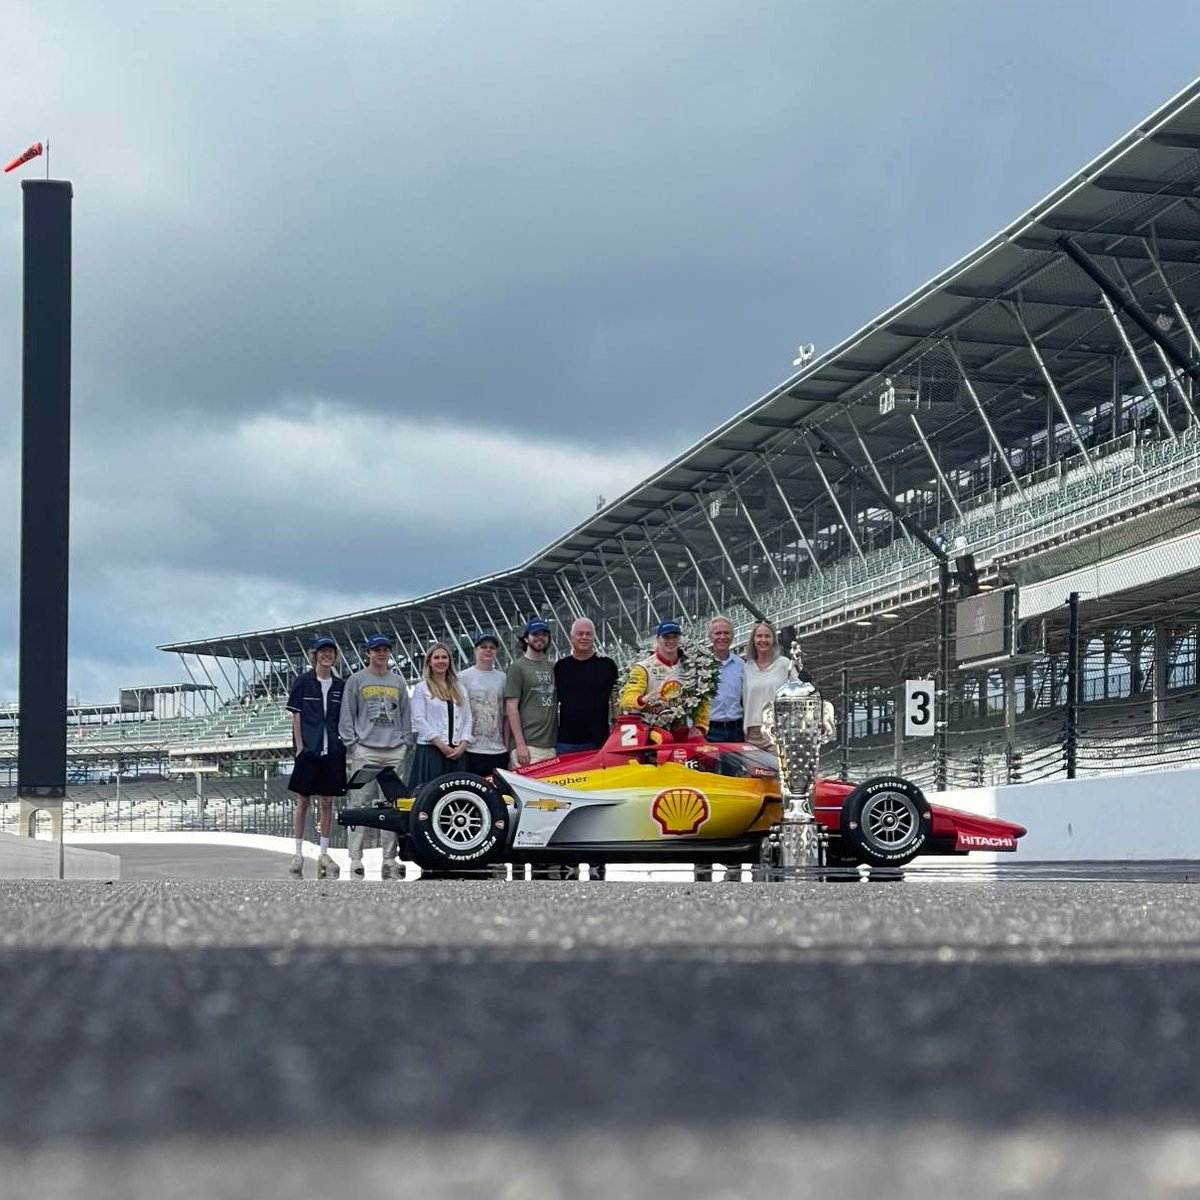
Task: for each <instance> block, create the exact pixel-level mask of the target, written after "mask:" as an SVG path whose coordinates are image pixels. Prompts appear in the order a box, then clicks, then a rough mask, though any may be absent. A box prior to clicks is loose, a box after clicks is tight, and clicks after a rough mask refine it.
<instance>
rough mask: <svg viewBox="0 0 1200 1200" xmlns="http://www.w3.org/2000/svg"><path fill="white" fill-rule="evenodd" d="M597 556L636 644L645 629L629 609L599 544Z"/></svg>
mask: <svg viewBox="0 0 1200 1200" xmlns="http://www.w3.org/2000/svg"><path fill="white" fill-rule="evenodd" d="M596 557H597V558H598V559H599V560H600V565H601V566H602V567H603V568H604V578H605V579H607V580H608V585H609V587H611V588H612V590H613V595H614V596H616V598H617V604H618V605H620V608H621V611H622V612H623V613H624V614H625V620H626V621H628V622H629V628H630V629H632V630H633V644H634V645H635V646H636V645H637V643H638V639H639V638H640V637H641V636H642V634H643V633H644V632H645V631H644V630H643V629H642V627H641V626H640V625H639V624H638V622H637V618H636V617H635V616H634V615H633V613H631V612H630V611H629V606H628V605H627V604H626V603H625V596H624V595H623V593H622V592H621V589H620V588H619V587H617V581H616V580H615V579H614V578H613V573H612V570H611V569H610V567H609V565H608V560H607V559H606V558H605V557H604V551H603V550H601V549H600V547H599V546H597V547H596Z"/></svg>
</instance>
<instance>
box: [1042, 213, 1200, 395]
mask: <svg viewBox="0 0 1200 1200" xmlns="http://www.w3.org/2000/svg"><path fill="white" fill-rule="evenodd" d="M1058 245H1059V246H1060V247H1061V248H1062V250H1063V252H1064V253H1065V254H1066V255H1067V257H1068V258H1070V260H1071V261H1072V262H1073V263H1074V264H1075V265H1076V266H1077V267H1078V268H1079V269H1080V270H1081V271H1082V272H1083V273H1084V274H1085V275H1086V276H1087V277H1088V278H1089V279H1090V280H1091V281H1092V282H1093V283H1094V284H1095V285H1096V286H1097V287H1098V288H1099V289H1100V293H1101V295H1102V296H1104V297H1105V298H1106V299H1107V300H1108V301H1109V303H1110V304H1112V305H1114V306H1115V307H1116V308H1119V309H1120V310H1121V312H1123V313H1124V314H1125V315H1126V316H1127V317H1128V318H1129V319H1130V320H1131V321H1133V323H1134V324H1135V325H1137V327H1138V328H1139V329H1141V331H1142V332H1143V333H1144V334H1145V335H1146V336H1147V337H1148V338H1149V339H1150V340H1151V341H1152V342H1155V343H1157V344H1158V345H1159V346H1161V347H1162V349H1163V352H1164V353H1165V354H1166V355H1167V357H1168V358H1169V359H1170V360H1171V361H1172V362H1173V363H1174V364H1175V365H1176V366H1177V367H1178V368H1179V369H1180V370H1181V371H1184V372H1185V373H1186V374H1188V375H1190V376H1191V377H1192V378H1193V379H1200V359H1197V358H1190V359H1189V358H1188V357H1187V355H1186V354H1184V353H1183V352H1182V351H1181V350H1180V349H1179V347H1178V346H1176V345H1175V343H1174V342H1173V341H1171V339H1170V338H1169V337H1167V335H1166V334H1165V333H1164V332H1163V331H1162V330H1161V329H1159V328H1158V326H1157V325H1155V323H1154V322H1153V321H1152V320H1151V319H1150V317H1149V316H1147V315H1146V313H1145V312H1143V311H1142V308H1141V306H1140V305H1138V304H1137V303H1136V302H1135V301H1132V300H1127V299H1126V298H1125V297H1124V296H1123V295H1122V294H1121V289H1120V288H1119V287H1117V285H1116V284H1115V283H1113V281H1112V280H1111V279H1109V278H1108V276H1107V275H1105V273H1104V272H1103V271H1102V270H1101V269H1100V267H1099V265H1098V264H1097V263H1095V262H1093V261H1092V259H1091V258H1090V257H1089V256H1088V255H1087V254H1086V253H1085V251H1084V250H1083V249H1082V248H1081V247H1080V246H1079V245H1078V243H1077V242H1075V241H1074V240H1073V239H1072V238H1069V237H1066V236H1064V237H1060V238H1059V239H1058Z"/></svg>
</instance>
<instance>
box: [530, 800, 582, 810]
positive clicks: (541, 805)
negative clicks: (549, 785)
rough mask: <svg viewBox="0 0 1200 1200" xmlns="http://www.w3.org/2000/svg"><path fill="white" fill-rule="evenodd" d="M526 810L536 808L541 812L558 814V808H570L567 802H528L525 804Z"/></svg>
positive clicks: (569, 803)
mask: <svg viewBox="0 0 1200 1200" xmlns="http://www.w3.org/2000/svg"><path fill="white" fill-rule="evenodd" d="M525 807H526V808H538V809H541V811H542V812H558V810H559V809H560V808H570V807H571V802H570V801H569V800H528V801H526V803H525Z"/></svg>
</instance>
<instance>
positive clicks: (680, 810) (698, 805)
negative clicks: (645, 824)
mask: <svg viewBox="0 0 1200 1200" xmlns="http://www.w3.org/2000/svg"><path fill="white" fill-rule="evenodd" d="M708 814H709V808H708V800H707V799H706V798H705V796H704V793H703V792H698V791H696V789H695V788H688V787H673V788H667V789H666V790H665V791H662V792H659V793H658V795H657V796H655V797H654V803H653V804H652V805H651V806H650V815H651V816H652V817H653V818H654V819H655V820H656V821H657V822H658V827H659V829H661V830H662V831H663V833H665V834H673V835H675V836H683V835H685V834H689V833H696V832H697V831H698V830H699V829H700V826H701V825H703V824H704V822H705V821H707V820H708Z"/></svg>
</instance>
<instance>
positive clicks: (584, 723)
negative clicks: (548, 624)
mask: <svg viewBox="0 0 1200 1200" xmlns="http://www.w3.org/2000/svg"><path fill="white" fill-rule="evenodd" d="M616 686H617V664H616V663H615V662H613V660H612V659H611V658H605V657H604V656H603V655H602V654H597V653H596V627H595V626H594V625H593V624H592V623H591V621H589V620H588V619H587V618H586V617H580V618H579V620H578V621H576V622H575V623H574V624H573V625H572V626H571V653H570V654H569V655H568V656H567V657H565V658H560V659H559V660H558V662H556V663H555V664H554V687H555V690H556V691H557V693H558V741H557V742H556V743H555V746H554V749H555V751H556V752H557V753H558V754H571V753H573V752H575V751H576V750H599V749H600V747H601V746H602V745H603V744H604V741H605V739H606V738H607V737H608V731H609V730H610V729H611V728H612V712H613V690H614V688H616Z"/></svg>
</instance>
